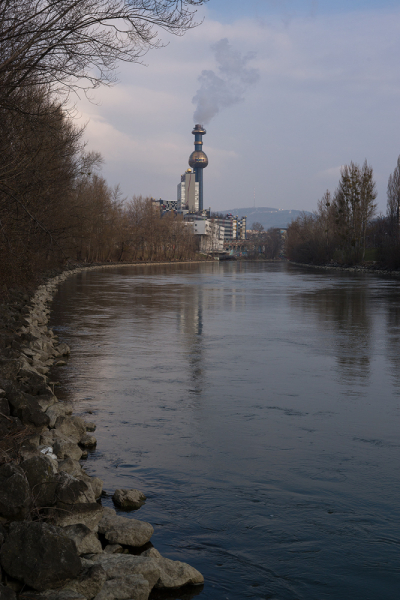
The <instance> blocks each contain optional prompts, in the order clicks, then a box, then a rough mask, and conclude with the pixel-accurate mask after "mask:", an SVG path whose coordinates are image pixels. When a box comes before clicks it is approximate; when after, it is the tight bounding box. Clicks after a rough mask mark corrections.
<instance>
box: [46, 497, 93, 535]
mask: <svg viewBox="0 0 400 600" xmlns="http://www.w3.org/2000/svg"><path fill="white" fill-rule="evenodd" d="M102 516H103V507H102V506H100V504H97V502H90V503H83V504H72V505H70V506H68V507H67V508H62V507H57V508H55V509H53V510H52V511H50V517H51V519H52V521H53V522H54V523H55V524H56V525H59V526H60V527H66V526H67V525H76V524H77V523H82V524H83V525H86V526H87V527H89V529H91V531H97V527H98V524H99V521H100V519H101V518H102Z"/></svg>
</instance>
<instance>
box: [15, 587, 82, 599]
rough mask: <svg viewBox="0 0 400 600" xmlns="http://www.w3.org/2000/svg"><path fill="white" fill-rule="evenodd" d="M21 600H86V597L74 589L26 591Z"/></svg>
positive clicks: (21, 595) (20, 596) (20, 597)
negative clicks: (40, 591) (39, 591)
mask: <svg viewBox="0 0 400 600" xmlns="http://www.w3.org/2000/svg"><path fill="white" fill-rule="evenodd" d="M19 600H86V597H85V596H83V595H82V594H80V593H79V592H76V591H75V590H72V589H62V590H47V591H46V592H42V593H38V592H24V593H23V594H20V595H19Z"/></svg>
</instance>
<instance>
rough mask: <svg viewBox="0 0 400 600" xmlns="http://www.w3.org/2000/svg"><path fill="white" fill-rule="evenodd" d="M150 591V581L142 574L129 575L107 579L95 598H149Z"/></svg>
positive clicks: (145, 599) (101, 599) (124, 599)
mask: <svg viewBox="0 0 400 600" xmlns="http://www.w3.org/2000/svg"><path fill="white" fill-rule="evenodd" d="M150 591H151V589H150V587H149V582H148V581H147V580H146V579H144V578H143V577H142V576H141V575H129V576H127V577H125V578H124V579H110V580H109V581H106V582H105V584H104V586H103V589H102V590H101V592H99V593H98V594H97V596H96V597H95V600H129V599H130V598H134V600H147V599H148V597H149V594H150Z"/></svg>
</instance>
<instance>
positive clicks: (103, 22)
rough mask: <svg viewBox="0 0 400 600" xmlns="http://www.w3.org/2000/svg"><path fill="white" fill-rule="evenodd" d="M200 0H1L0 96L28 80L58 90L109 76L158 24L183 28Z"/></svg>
mask: <svg viewBox="0 0 400 600" xmlns="http://www.w3.org/2000/svg"><path fill="white" fill-rule="evenodd" d="M205 2H207V0H2V1H1V2H0V101H1V102H2V104H3V105H4V104H7V103H8V105H11V104H12V103H11V102H10V101H11V96H12V95H13V93H14V92H15V91H16V90H17V89H21V87H23V86H27V85H28V86H30V85H32V83H35V84H45V85H48V86H51V87H52V89H54V88H57V90H58V91H61V90H63V91H65V90H70V89H71V88H72V89H76V88H85V89H86V88H92V87H96V86H98V85H99V84H100V83H111V82H113V81H114V73H115V68H116V64H117V62H118V61H126V62H140V61H141V59H142V57H143V55H144V54H145V53H146V52H147V51H148V50H149V49H151V48H159V47H160V46H162V45H163V44H162V42H161V41H160V39H159V38H158V33H157V28H158V29H162V30H165V31H167V32H169V33H172V34H175V35H182V34H183V33H185V31H187V30H188V29H190V28H192V27H194V26H195V25H196V24H197V23H195V21H194V14H195V12H196V11H195V10H194V7H196V6H199V5H201V4H204V3H205Z"/></svg>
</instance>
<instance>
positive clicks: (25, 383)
mask: <svg viewBox="0 0 400 600" xmlns="http://www.w3.org/2000/svg"><path fill="white" fill-rule="evenodd" d="M93 268H99V267H89V269H93ZM79 270H81V269H74V270H71V271H67V272H65V273H63V274H61V275H58V276H57V277H54V278H53V279H51V280H50V281H48V282H47V283H46V284H44V285H42V286H40V287H39V288H38V289H37V291H36V293H35V294H34V296H33V297H32V298H31V299H29V297H28V296H27V295H26V294H23V293H15V294H14V300H10V301H9V302H8V304H7V305H5V304H3V305H0V566H1V568H0V598H1V600H3V598H4V600H34V599H37V600H39V599H43V600H92V599H93V598H94V599H95V600H114V599H120V600H123V599H124V598H126V599H127V600H129V599H136V600H147V598H148V597H149V594H150V592H151V590H152V589H153V588H161V589H169V588H179V587H182V586H186V585H188V584H191V585H199V584H202V583H203V581H204V579H203V577H202V575H201V574H200V573H199V572H198V571H196V569H194V568H193V567H191V566H190V565H187V564H185V563H181V562H179V561H172V560H169V559H167V558H164V557H162V556H161V555H160V554H159V552H157V550H155V548H150V550H146V551H143V552H142V553H140V548H141V547H142V546H144V545H145V544H147V543H148V542H149V540H150V539H151V536H152V534H153V527H152V526H151V525H150V523H146V522H144V521H141V520H138V519H132V518H127V517H124V516H121V515H120V514H117V513H116V511H115V510H114V509H111V508H104V507H102V506H101V503H100V496H101V494H102V490H103V482H102V481H101V479H99V478H98V477H90V476H89V475H88V474H87V473H86V472H85V470H84V469H83V468H82V466H81V463H80V462H79V461H80V459H81V457H82V455H84V454H85V452H86V448H93V447H94V446H95V445H96V438H95V437H94V436H93V431H94V430H95V428H96V426H95V424H94V423H93V422H86V421H85V420H83V419H82V418H81V417H79V416H74V415H73V407H72V404H71V403H67V402H63V401H59V399H58V398H57V396H56V395H55V393H54V384H52V383H51V381H49V379H48V374H49V371H50V368H51V366H52V365H53V364H58V365H60V364H62V362H65V361H66V360H67V358H66V357H68V355H69V353H70V349H69V347H68V346H67V345H66V344H65V343H59V341H58V338H57V336H56V335H54V333H53V331H52V330H51V329H49V328H48V326H47V323H48V317H49V313H50V309H49V307H48V305H49V302H50V301H51V300H52V298H53V295H54V293H55V292H56V290H57V286H58V285H59V283H61V282H62V281H64V280H65V279H66V278H67V277H68V276H69V275H71V274H74V273H77V272H78V271H79ZM61 361H62V362H61ZM113 500H114V503H115V505H116V506H117V507H119V508H120V509H122V510H132V509H137V508H139V507H140V506H141V505H142V504H143V503H144V501H145V500H146V497H145V495H144V494H143V493H142V492H140V491H139V490H116V491H115V493H114V496H113ZM147 547H148V546H146V548H147ZM138 552H139V554H138ZM133 553H134V554H133Z"/></svg>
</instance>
